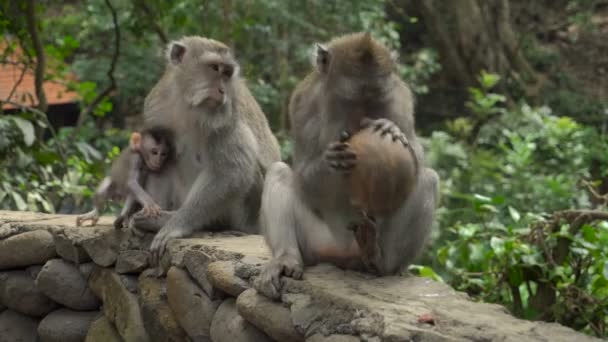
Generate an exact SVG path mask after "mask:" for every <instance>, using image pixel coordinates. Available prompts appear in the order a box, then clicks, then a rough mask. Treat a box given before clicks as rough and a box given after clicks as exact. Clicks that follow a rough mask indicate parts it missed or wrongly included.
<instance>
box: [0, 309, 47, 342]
mask: <svg viewBox="0 0 608 342" xmlns="http://www.w3.org/2000/svg"><path fill="white" fill-rule="evenodd" d="M37 327H38V320H36V319H34V318H32V317H29V316H26V315H23V314H20V313H18V312H15V311H12V310H5V311H3V312H0V342H32V341H36V338H37V335H36V328H37Z"/></svg>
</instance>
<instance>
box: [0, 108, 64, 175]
mask: <svg viewBox="0 0 608 342" xmlns="http://www.w3.org/2000/svg"><path fill="white" fill-rule="evenodd" d="M0 103H6V104H10V105H12V106H14V107H16V108H19V109H21V110H23V111H29V112H32V113H34V114H36V115H38V116H40V117H42V118H43V119H44V122H45V124H46V125H47V127H48V128H49V131H50V132H51V135H52V136H53V138H54V139H55V141H56V142H57V149H58V153H59V157H61V160H62V161H63V165H64V167H66V166H67V165H68V159H67V158H66V153H65V151H64V149H63V146H62V145H61V143H60V142H59V137H58V135H57V131H56V130H55V128H54V127H53V125H51V122H50V121H49V118H48V117H47V115H46V113H45V112H43V111H41V110H39V109H37V108H34V107H31V106H26V105H24V104H21V103H19V102H14V101H8V100H0Z"/></svg>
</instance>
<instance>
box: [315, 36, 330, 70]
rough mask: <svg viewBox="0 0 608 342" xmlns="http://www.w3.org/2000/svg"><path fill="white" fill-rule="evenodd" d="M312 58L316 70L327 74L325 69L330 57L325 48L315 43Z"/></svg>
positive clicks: (327, 66)
mask: <svg viewBox="0 0 608 342" xmlns="http://www.w3.org/2000/svg"><path fill="white" fill-rule="evenodd" d="M314 57H315V58H314V64H315V66H316V67H317V69H318V70H319V71H320V72H322V73H325V72H327V69H328V68H329V62H330V57H331V55H330V53H329V50H328V49H327V47H326V46H324V45H323V44H319V43H316V44H315V50H314Z"/></svg>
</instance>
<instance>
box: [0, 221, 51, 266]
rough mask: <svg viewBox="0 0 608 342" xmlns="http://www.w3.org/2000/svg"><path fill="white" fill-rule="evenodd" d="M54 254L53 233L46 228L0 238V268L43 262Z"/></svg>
mask: <svg viewBox="0 0 608 342" xmlns="http://www.w3.org/2000/svg"><path fill="white" fill-rule="evenodd" d="M55 255H57V254H56V253H55V245H54V244H53V235H52V234H51V233H49V232H47V231H46V230H37V231H31V232H25V233H21V234H18V235H14V236H11V237H9V238H7V239H4V240H0V270H6V269H11V268H20V267H26V266H30V265H40V264H44V263H45V262H46V261H47V260H49V259H51V258H54V257H55Z"/></svg>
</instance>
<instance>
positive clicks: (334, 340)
mask: <svg viewBox="0 0 608 342" xmlns="http://www.w3.org/2000/svg"><path fill="white" fill-rule="evenodd" d="M359 341H361V339H360V338H359V337H357V336H352V335H329V336H323V335H321V334H315V335H313V336H311V337H309V338H307V339H306V342H359Z"/></svg>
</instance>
